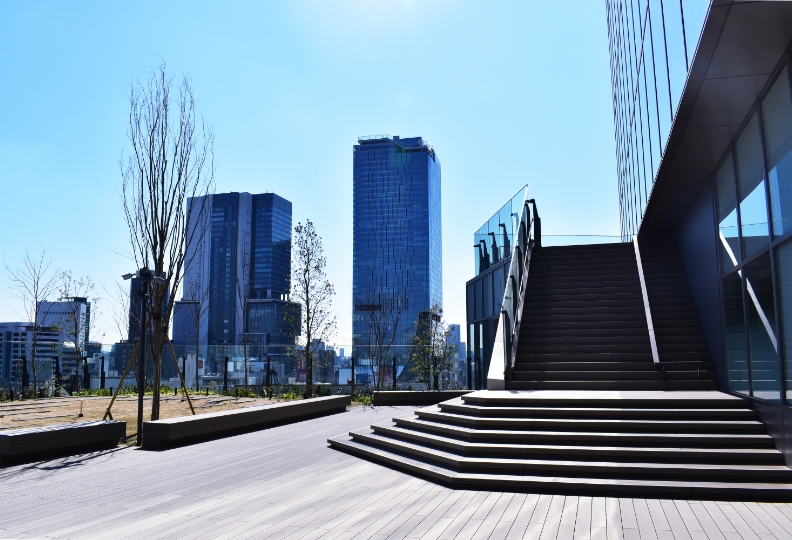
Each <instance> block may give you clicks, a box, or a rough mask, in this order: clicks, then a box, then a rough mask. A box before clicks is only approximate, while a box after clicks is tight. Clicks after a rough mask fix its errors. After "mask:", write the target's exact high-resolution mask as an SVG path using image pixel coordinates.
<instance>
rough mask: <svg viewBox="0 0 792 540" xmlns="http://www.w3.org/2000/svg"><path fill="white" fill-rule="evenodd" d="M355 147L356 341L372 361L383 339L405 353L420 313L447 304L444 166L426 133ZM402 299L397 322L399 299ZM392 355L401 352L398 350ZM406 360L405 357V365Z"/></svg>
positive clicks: (365, 140)
mask: <svg viewBox="0 0 792 540" xmlns="http://www.w3.org/2000/svg"><path fill="white" fill-rule="evenodd" d="M358 142H359V144H357V145H354V146H353V202H352V208H353V219H352V230H353V240H352V295H353V306H352V307H353V310H352V339H353V345H354V349H353V353H352V356H355V357H356V358H357V359H358V361H360V362H361V363H362V362H364V361H366V356H367V355H368V354H369V353H367V352H365V351H367V350H370V346H371V345H372V344H373V343H374V342H377V341H378V340H379V341H381V337H377V336H376V335H375V334H376V331H375V330H373V329H372V324H379V323H376V322H374V321H377V320H380V319H381V320H382V322H383V328H384V330H383V331H384V333H385V334H386V335H387V336H388V337H387V338H386V339H385V341H390V337H391V336H392V334H391V333H395V336H393V338H394V339H393V345H395V346H396V347H395V348H393V349H392V351H398V354H400V355H402V356H403V355H404V354H406V353H405V352H403V351H408V350H409V345H410V344H411V342H412V336H413V334H415V332H416V329H417V328H416V324H417V322H418V319H419V317H420V314H421V313H423V312H427V311H429V310H430V309H431V307H432V305H433V304H435V303H436V304H438V305H439V306H441V307H442V305H443V293H442V289H443V279H442V272H443V268H442V254H443V251H442V231H441V208H440V194H441V168H440V160H439V159H438V157H437V155H436V153H435V151H434V148H433V147H432V145H431V144H429V143H428V142H427V141H425V140H424V139H423V138H421V137H410V138H405V137H398V136H394V137H391V136H388V135H378V136H371V137H360V138H359V139H358ZM394 303H395V304H399V306H400V313H399V314H398V324H397V321H396V319H397V317H396V311H397V310H394V309H391V308H390V306H391V305H392V304H394ZM393 354H396V352H394V353H393ZM406 361H407V360H406V357H405V358H401V359H400V360H399V362H406Z"/></svg>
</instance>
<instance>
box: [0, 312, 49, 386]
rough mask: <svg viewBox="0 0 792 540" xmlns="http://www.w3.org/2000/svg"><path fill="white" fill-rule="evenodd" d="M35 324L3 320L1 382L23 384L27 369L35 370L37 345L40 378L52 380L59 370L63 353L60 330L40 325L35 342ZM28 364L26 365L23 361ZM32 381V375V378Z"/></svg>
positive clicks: (0, 334)
mask: <svg viewBox="0 0 792 540" xmlns="http://www.w3.org/2000/svg"><path fill="white" fill-rule="evenodd" d="M33 333H34V332H33V325H32V324H31V323H29V322H4V323H0V382H1V383H2V384H9V383H22V375H23V373H24V372H27V373H28V374H29V373H30V370H31V369H32V365H31V362H32V360H33V347H34V346H35V356H36V369H37V370H38V378H39V379H49V378H50V377H52V375H53V374H54V373H55V371H56V370H57V366H56V362H57V361H58V358H59V355H60V345H61V341H60V337H61V336H60V333H59V332H58V331H57V329H55V328H39V331H38V332H37V335H36V339H35V344H34V340H33ZM25 363H27V367H26V368H24V367H23V364H25ZM29 380H30V381H32V376H31V377H30V378H29Z"/></svg>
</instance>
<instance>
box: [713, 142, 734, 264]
mask: <svg viewBox="0 0 792 540" xmlns="http://www.w3.org/2000/svg"><path fill="white" fill-rule="evenodd" d="M715 181H716V190H717V192H718V193H717V197H718V231H719V233H720V242H719V243H718V245H719V246H720V259H721V269H722V270H723V271H724V272H727V271H728V270H731V269H732V268H734V267H735V266H736V265H737V261H739V260H740V238H739V234H738V231H737V196H736V194H737V189H736V186H735V185H734V165H733V163H732V157H731V154H729V155H728V156H726V159H725V160H724V162H723V165H721V167H720V169H718V172H717V173H716V175H715Z"/></svg>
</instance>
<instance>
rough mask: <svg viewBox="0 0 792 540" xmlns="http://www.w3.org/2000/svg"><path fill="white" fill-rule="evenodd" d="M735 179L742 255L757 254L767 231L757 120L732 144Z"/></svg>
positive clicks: (761, 156)
mask: <svg viewBox="0 0 792 540" xmlns="http://www.w3.org/2000/svg"><path fill="white" fill-rule="evenodd" d="M735 151H736V153H737V180H738V182H739V187H740V189H739V193H740V225H741V226H742V241H743V254H744V256H745V257H750V256H752V255H756V254H757V253H760V252H761V251H762V250H763V249H765V248H766V247H767V245H768V244H769V242H770V236H769V233H768V228H767V203H766V199H765V185H764V156H763V154H762V141H761V137H760V135H759V120H758V118H757V116H756V115H754V116H753V118H751V120H750V121H749V122H748V125H747V126H746V127H745V131H743V133H742V135H740V138H739V139H737V143H736V144H735Z"/></svg>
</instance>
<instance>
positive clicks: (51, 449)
mask: <svg viewBox="0 0 792 540" xmlns="http://www.w3.org/2000/svg"><path fill="white" fill-rule="evenodd" d="M125 436H126V422H120V421H116V420H96V421H91V422H77V423H74V424H59V425H55V426H43V427H32V428H23V429H13V430H9V431H0V463H9V462H13V461H22V460H29V459H33V458H38V457H43V456H45V455H53V454H74V453H77V452H78V451H84V450H89V449H95V448H103V447H112V446H116V445H117V444H118V441H119V440H120V439H122V438H123V437H125Z"/></svg>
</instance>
